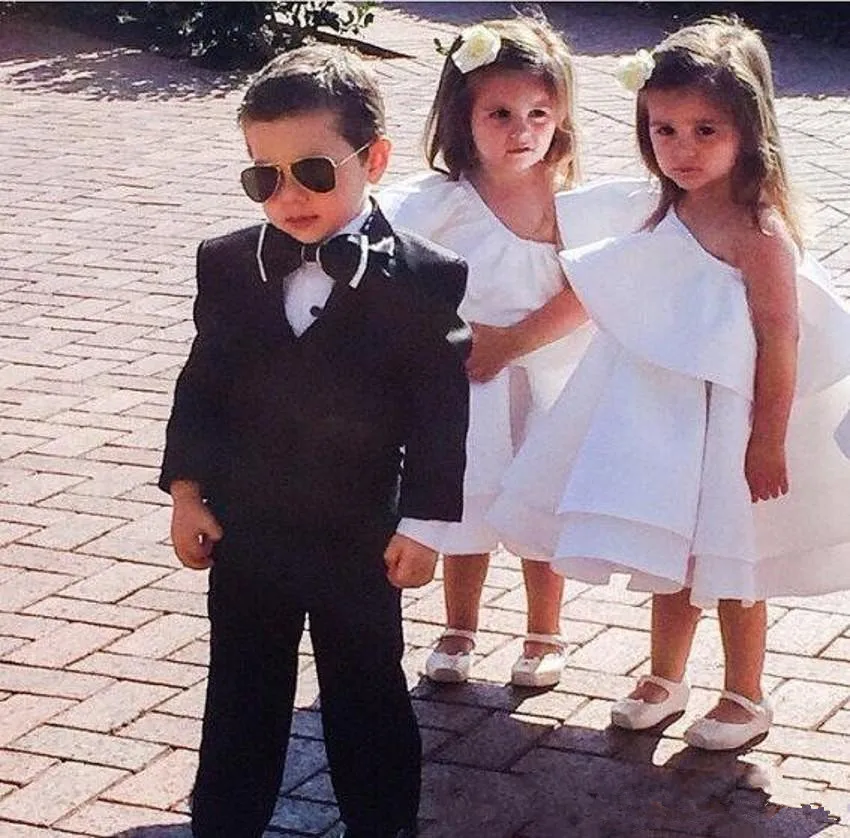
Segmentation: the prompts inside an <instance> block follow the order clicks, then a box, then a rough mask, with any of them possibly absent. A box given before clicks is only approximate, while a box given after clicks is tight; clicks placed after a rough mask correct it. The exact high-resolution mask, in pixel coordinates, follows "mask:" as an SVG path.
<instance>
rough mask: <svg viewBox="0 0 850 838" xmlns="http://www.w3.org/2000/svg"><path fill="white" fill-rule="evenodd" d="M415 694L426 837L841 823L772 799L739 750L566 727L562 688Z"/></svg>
mask: <svg viewBox="0 0 850 838" xmlns="http://www.w3.org/2000/svg"><path fill="white" fill-rule="evenodd" d="M414 694H415V695H417V696H419V699H418V700H417V702H416V703H417V713H418V715H419V719H420V725H421V726H422V729H423V737H424V740H425V742H426V745H428V746H429V747H428V749H427V750H426V763H425V771H424V786H423V803H422V813H421V814H422V822H423V824H425V825H426V828H425V829H424V830H423V838H484V836H486V838H562V837H563V838H650V836H651V838H672V836H674V835H682V834H685V835H712V836H717V838H745V837H746V838H808V836H813V835H816V834H817V833H819V832H822V831H823V830H825V829H827V828H828V827H829V826H831V825H832V824H834V823H836V822H837V820H838V819H837V817H835V816H833V815H831V814H830V813H829V812H826V811H825V810H824V809H822V808H818V806H817V804H813V805H811V806H809V807H795V806H782V805H777V804H776V803H775V802H772V801H771V795H770V792H769V781H770V780H771V779H775V778H774V777H772V776H771V774H770V771H769V769H767V768H766V767H765V766H763V765H760V764H759V763H758V762H757V761H755V760H748V759H747V758H746V756H745V755H744V754H742V753H741V752H737V753H722V754H717V753H714V754H711V753H706V752H702V751H699V750H697V749H693V748H688V747H683V746H682V743H681V742H680V741H678V740H673V739H670V738H668V737H665V736H664V730H663V729H661V728H659V729H654V730H650V731H646V732H641V733H630V732H625V731H621V730H618V729H616V728H613V727H601V728H594V727H589V726H580V725H571V724H569V723H567V722H566V721H563V720H562V719H560V718H559V716H558V715H557V709H556V708H557V707H558V706H559V705H560V706H561V707H565V706H569V703H570V701H569V700H570V698H573V697H571V696H569V695H568V694H565V693H562V692H559V691H558V690H554V691H529V690H519V689H516V688H512V687H510V686H507V685H506V686H499V685H494V684H487V683H483V682H475V681H473V682H470V683H468V684H465V685H460V686H451V687H448V688H447V687H445V686H440V687H435V686H434V685H432V684H430V683H428V682H427V681H425V680H423V681H422V682H420V684H419V686H418V687H417V688H416V690H415V692H414ZM562 712H563V711H562ZM567 712H571V711H567ZM667 754H672V755H671V756H669V758H667ZM654 760H655V761H656V762H657V761H659V760H664V761H663V762H662V764H654ZM813 800H814V797H813Z"/></svg>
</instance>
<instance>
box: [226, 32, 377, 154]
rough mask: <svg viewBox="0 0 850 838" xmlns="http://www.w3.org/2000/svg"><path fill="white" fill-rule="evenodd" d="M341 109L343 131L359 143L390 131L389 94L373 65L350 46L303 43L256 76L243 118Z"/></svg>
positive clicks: (240, 117)
mask: <svg viewBox="0 0 850 838" xmlns="http://www.w3.org/2000/svg"><path fill="white" fill-rule="evenodd" d="M319 110H328V111H331V112H332V113H334V114H336V116H337V120H338V129H339V133H340V135H341V136H342V137H344V138H345V140H346V141H347V142H348V143H349V144H350V145H351V147H352V148H360V146H362V145H365V144H366V143H368V142H370V141H371V140H374V139H376V138H377V137H379V136H382V135H383V134H384V133H385V117H384V100H383V97H382V96H381V91H380V90H379V89H378V84H377V82H376V81H375V78H374V76H373V75H372V73H371V71H370V70H368V69H367V68H366V66H365V64H364V63H363V62H362V61H361V60H360V59H359V58H358V57H357V56H356V55H354V53H352V52H351V51H349V50H346V49H342V48H339V47H326V46H307V47H299V48H298V49H295V50H292V51H291V52H285V53H283V54H281V55H278V56H277V57H276V58H273V59H272V60H271V61H270V62H269V63H268V64H266V66H265V67H263V69H262V70H260V71H259V72H258V73H257V74H256V75H255V76H254V78H253V79H252V80H251V84H250V85H249V86H248V89H247V90H246V91H245V95H244V96H243V97H242V104H241V105H240V106H239V111H238V114H237V117H238V120H239V124H240V125H244V124H245V123H246V122H272V121H273V120H275V119H279V118H280V117H285V116H295V115H297V114H305V113H311V112H313V111H319Z"/></svg>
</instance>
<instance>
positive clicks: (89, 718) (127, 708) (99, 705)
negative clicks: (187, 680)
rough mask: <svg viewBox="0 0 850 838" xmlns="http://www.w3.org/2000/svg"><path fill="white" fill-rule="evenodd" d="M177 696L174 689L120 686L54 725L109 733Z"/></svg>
mask: <svg viewBox="0 0 850 838" xmlns="http://www.w3.org/2000/svg"><path fill="white" fill-rule="evenodd" d="M89 677H95V676H89ZM175 693H176V690H174V689H172V688H170V687H161V686H157V685H154V684H136V683H132V682H118V683H114V684H112V685H111V686H109V687H107V688H106V689H104V690H101V691H100V692H99V693H97V695H93V696H91V698H87V699H86V700H85V701H82V702H80V704H78V705H77V706H76V707H73V708H72V709H70V710H68V711H67V712H65V713H63V714H61V715H60V716H57V717H56V718H55V719H54V723H55V724H57V725H66V726H68V727H79V728H83V729H84V730H96V731H101V732H102V733H109V732H110V731H113V730H116V729H117V728H119V727H121V726H122V725H125V724H127V723H129V722H131V721H133V720H134V719H136V718H138V717H139V716H141V715H142V713H144V712H145V711H147V710H150V709H151V708H152V707H155V706H156V705H157V704H159V703H160V702H162V701H165V700H166V699H168V698H170V697H172V696H173V695H175Z"/></svg>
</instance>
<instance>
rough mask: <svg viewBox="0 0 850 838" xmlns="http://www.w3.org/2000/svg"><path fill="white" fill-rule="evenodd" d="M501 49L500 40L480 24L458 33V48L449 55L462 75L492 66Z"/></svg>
mask: <svg viewBox="0 0 850 838" xmlns="http://www.w3.org/2000/svg"><path fill="white" fill-rule="evenodd" d="M501 48H502V39H501V38H500V37H499V36H498V35H497V34H496V33H495V32H494V31H493V30H492V29H488V28H487V27H486V26H484V25H483V24H481V23H477V24H476V25H475V26H470V27H468V28H467V29H464V30H463V31H462V32H461V33H460V46H459V47H458V48H457V49H456V50H455V51H454V52H453V53H452V54H451V59H452V62H453V63H454V65H455V67H457V68H458V70H460V71H461V73H463V74H464V75H466V74H467V73H469V72H470V71H472V70H477V69H478V68H479V67H485V66H486V65H487V64H492V63H493V62H494V61H495V60H496V56H497V55H498V54H499V50H500V49H501Z"/></svg>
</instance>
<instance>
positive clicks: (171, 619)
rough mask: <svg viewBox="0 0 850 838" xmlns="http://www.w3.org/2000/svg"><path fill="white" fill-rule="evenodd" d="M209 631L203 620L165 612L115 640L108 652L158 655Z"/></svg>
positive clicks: (165, 653) (205, 621)
mask: <svg viewBox="0 0 850 838" xmlns="http://www.w3.org/2000/svg"><path fill="white" fill-rule="evenodd" d="M208 630H209V623H208V622H207V620H205V619H199V618H197V617H190V616H187V615H184V614H165V615H163V616H162V617H159V618H157V619H156V620H153V621H152V622H150V623H146V624H145V625H144V626H142V627H141V628H139V629H136V631H134V632H133V633H132V634H129V635H127V636H126V637H123V638H122V639H120V640H117V641H116V642H115V643H113V644H112V645H111V646H110V647H109V651H110V652H113V653H115V654H119V655H139V656H143V657H147V658H154V659H156V658H162V657H165V656H166V655H167V654H169V653H170V652H173V651H174V650H175V649H179V648H181V647H183V646H185V645H186V644H187V643H190V642H191V641H193V640H195V639H197V638H198V637H199V636H201V635H202V634H204V633H205V632H207V631H208Z"/></svg>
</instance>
